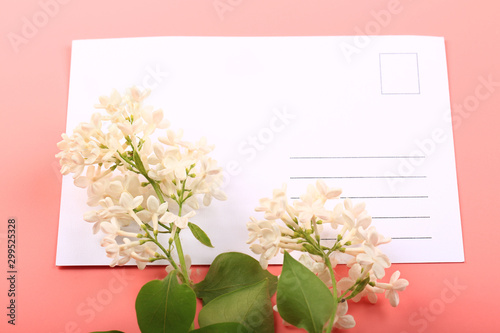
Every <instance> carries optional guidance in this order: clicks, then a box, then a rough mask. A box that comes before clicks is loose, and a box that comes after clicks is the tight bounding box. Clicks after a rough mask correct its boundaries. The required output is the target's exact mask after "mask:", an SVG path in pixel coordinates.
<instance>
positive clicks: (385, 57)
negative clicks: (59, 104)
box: [56, 36, 464, 265]
mask: <svg viewBox="0 0 500 333" xmlns="http://www.w3.org/2000/svg"><path fill="white" fill-rule="evenodd" d="M367 38H369V43H365V44H364V47H363V48H360V47H359V46H357V45H358V44H356V43H355V40H354V37H152V38H131V39H107V40H80V41H74V42H73V48H72V61H71V78H70V90H69V102H68V118H67V131H68V132H69V133H71V131H72V130H73V128H75V126H76V125H77V124H78V123H79V122H82V121H88V120H89V119H90V116H91V114H92V113H93V112H95V111H97V110H94V109H93V105H94V104H96V103H97V102H98V97H99V96H101V95H108V94H110V93H111V91H112V89H117V90H118V91H121V92H123V91H124V90H125V89H126V88H128V87H130V86H132V85H137V86H141V87H143V88H150V89H151V90H152V93H151V96H150V97H149V98H148V99H147V100H146V102H147V103H146V104H149V105H153V106H155V107H156V108H162V109H163V110H164V113H165V116H166V118H167V119H168V120H169V121H170V122H171V124H172V125H171V128H174V129H178V128H182V129H184V133H185V138H186V139H189V140H198V139H199V138H201V137H202V136H205V137H206V138H207V139H208V141H209V143H213V144H215V146H216V148H215V150H214V152H213V153H212V157H214V158H215V159H216V160H217V161H218V162H219V165H221V166H222V167H223V168H224V172H225V177H226V183H225V186H224V190H225V191H226V193H227V195H228V197H229V199H228V200H227V201H223V202H218V201H214V202H213V203H212V205H211V206H210V207H208V208H203V209H201V210H200V211H199V212H198V214H197V215H196V216H195V217H194V218H193V219H192V220H193V222H195V223H197V224H198V225H200V226H201V227H202V228H203V229H204V230H205V231H206V232H207V234H208V235H209V237H210V238H211V240H212V243H213V244H214V246H215V248H214V249H209V248H207V247H205V246H203V245H201V244H200V243H199V242H198V241H196V240H195V239H194V238H193V237H192V236H191V235H190V232H189V231H186V232H182V233H181V235H182V239H183V242H184V243H185V244H186V245H185V246H184V252H185V253H188V254H190V255H191V256H192V258H193V263H194V264H209V263H210V262H211V261H212V260H213V258H214V257H215V256H216V255H217V254H219V253H222V252H226V251H241V252H245V253H249V254H250V251H249V250H248V245H247V244H246V243H245V241H246V239H247V237H248V236H247V230H246V226H245V224H246V222H247V221H248V220H249V217H250V216H255V217H257V218H259V217H262V215H261V213H257V212H255V211H254V208H255V207H256V206H257V205H258V200H259V198H262V197H270V196H272V190H273V189H274V188H279V187H281V185H282V184H283V183H287V184H288V194H289V195H290V200H293V199H294V198H298V197H299V196H300V195H301V194H302V193H304V192H305V190H306V187H307V185H308V184H314V182H315V181H316V179H323V180H324V181H325V182H326V183H327V184H328V185H330V186H336V187H341V188H342V189H343V190H344V192H343V194H342V197H343V198H344V197H351V198H352V200H353V201H354V202H358V201H365V202H366V209H367V211H368V212H369V213H370V214H371V215H372V216H373V225H375V226H376V227H377V229H378V231H379V232H381V233H382V234H384V235H385V236H388V237H392V239H393V240H392V242H391V243H390V244H387V245H384V246H383V248H382V250H383V251H384V252H385V253H386V254H387V255H388V256H389V258H390V259H391V261H392V262H460V261H463V260H464V253H463V246H462V233H461V222H460V210H459V202H458V190H457V178H456V171H455V157H454V147H453V133H452V126H451V122H450V119H451V117H450V102H449V91H448V77H447V67H446V55H445V45H444V39H443V38H441V37H421V36H384V37H374V36H369V37H367ZM91 209H92V208H89V207H87V206H86V191H85V190H83V189H80V188H77V187H75V186H74V185H73V179H72V178H71V177H70V176H66V177H64V179H63V184H62V196H61V212H60V223H59V235H58V246H57V260H56V264H57V265H107V264H108V263H109V262H110V259H109V258H107V257H106V255H105V251H104V249H103V248H101V247H100V246H99V241H100V239H101V238H102V235H99V234H98V235H93V234H92V231H91V227H92V226H91V225H90V224H89V223H87V222H85V221H83V218H82V216H83V213H84V212H85V211H87V210H91ZM273 262H274V263H280V262H281V259H280V258H277V259H276V260H275V261H273Z"/></svg>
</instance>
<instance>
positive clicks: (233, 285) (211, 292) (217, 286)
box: [194, 252, 278, 304]
mask: <svg viewBox="0 0 500 333" xmlns="http://www.w3.org/2000/svg"><path fill="white" fill-rule="evenodd" d="M264 279H268V281H269V295H270V296H272V295H274V293H275V292H276V286H277V284H278V278H277V277H276V276H274V275H272V274H271V273H269V272H268V271H267V270H263V269H262V267H261V266H260V264H259V262H258V261H257V260H255V259H254V258H252V257H250V256H249V255H246V254H243V253H239V252H226V253H222V254H220V255H218V256H217V257H216V258H215V259H214V261H213V262H212V265H211V266H210V269H209V270H208V273H207V275H206V277H205V279H204V280H203V281H201V282H200V283H198V284H196V285H195V286H194V290H195V291H196V296H198V298H201V299H202V300H203V304H207V303H208V302H210V301H211V300H213V299H214V298H216V297H218V296H220V295H224V294H226V293H228V292H231V291H233V290H237V289H240V288H242V287H245V286H249V285H252V284H255V283H257V282H259V281H262V280H264Z"/></svg>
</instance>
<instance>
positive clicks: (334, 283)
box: [324, 256, 338, 333]
mask: <svg viewBox="0 0 500 333" xmlns="http://www.w3.org/2000/svg"><path fill="white" fill-rule="evenodd" d="M324 259H325V263H326V266H327V267H328V271H329V272H330V276H331V278H332V286H333V288H332V295H333V311H332V315H331V316H330V320H329V321H328V326H327V328H326V331H325V332H327V333H330V332H331V331H332V329H333V323H334V322H335V314H336V313H337V306H338V300H337V282H336V280H335V272H334V271H333V268H332V263H331V262H330V258H329V257H328V256H325V257H324Z"/></svg>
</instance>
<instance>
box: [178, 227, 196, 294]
mask: <svg viewBox="0 0 500 333" xmlns="http://www.w3.org/2000/svg"><path fill="white" fill-rule="evenodd" d="M179 231H180V229H177V231H176V232H175V236H174V242H175V249H176V250H177V254H178V256H179V263H180V264H181V270H182V275H183V276H184V282H186V283H187V284H188V285H189V286H190V287H191V286H192V282H191V279H190V278H189V274H188V272H187V268H186V260H185V259H184V252H183V251H182V244H181V239H180V237H179Z"/></svg>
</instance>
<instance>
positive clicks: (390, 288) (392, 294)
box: [377, 271, 409, 307]
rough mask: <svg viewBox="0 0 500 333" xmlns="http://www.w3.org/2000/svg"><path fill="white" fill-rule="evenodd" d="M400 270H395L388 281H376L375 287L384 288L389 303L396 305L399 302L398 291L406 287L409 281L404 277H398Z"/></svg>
mask: <svg viewBox="0 0 500 333" xmlns="http://www.w3.org/2000/svg"><path fill="white" fill-rule="evenodd" d="M400 274H401V273H400V272H399V271H395V272H394V273H393V274H392V276H391V279H390V282H389V283H377V287H379V288H382V289H385V297H386V298H388V299H389V303H391V305H392V306H394V307H396V306H398V304H399V294H398V292H399V291H403V290H405V289H406V287H408V285H409V282H408V280H406V279H400V278H399V276H400Z"/></svg>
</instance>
